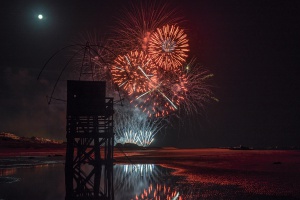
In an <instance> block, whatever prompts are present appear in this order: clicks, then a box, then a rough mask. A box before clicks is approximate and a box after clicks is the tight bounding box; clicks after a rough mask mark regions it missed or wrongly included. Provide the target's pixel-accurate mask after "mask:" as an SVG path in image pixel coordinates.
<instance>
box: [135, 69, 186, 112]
mask: <svg viewBox="0 0 300 200" xmlns="http://www.w3.org/2000/svg"><path fill="white" fill-rule="evenodd" d="M163 75H164V76H158V78H157V80H155V82H156V85H155V87H153V89H152V90H149V91H147V92H145V93H143V94H141V95H139V96H136V97H135V99H133V100H131V103H133V104H135V106H136V107H138V108H140V109H141V110H142V111H143V112H145V113H147V114H148V116H149V117H151V116H155V117H165V116H167V115H169V114H170V113H172V112H174V111H176V110H177V109H178V106H179V105H180V103H181V102H182V101H184V95H183V94H182V93H184V92H186V88H185V82H186V76H185V74H182V75H181V76H178V75H176V76H175V75H174V74H173V73H168V72H165V73H164V74H163Z"/></svg>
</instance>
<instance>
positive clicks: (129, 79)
mask: <svg viewBox="0 0 300 200" xmlns="http://www.w3.org/2000/svg"><path fill="white" fill-rule="evenodd" d="M111 72H112V78H113V81H114V82H115V83H116V84H117V85H118V86H119V87H120V88H123V89H124V90H126V91H127V93H128V94H129V95H132V94H133V93H135V94H141V93H145V92H147V91H149V90H152V88H153V87H154V84H155V79H156V78H155V77H156V69H155V68H154V67H153V64H152V62H151V59H150V58H149V57H148V56H147V54H145V53H143V52H142V51H131V52H130V53H128V54H126V55H124V56H118V57H117V58H116V59H115V61H114V65H113V66H112V69H111Z"/></svg>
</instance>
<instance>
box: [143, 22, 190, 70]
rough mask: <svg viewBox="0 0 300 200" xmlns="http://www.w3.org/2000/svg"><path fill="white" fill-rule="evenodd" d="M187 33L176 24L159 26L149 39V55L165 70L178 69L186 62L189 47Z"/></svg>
mask: <svg viewBox="0 0 300 200" xmlns="http://www.w3.org/2000/svg"><path fill="white" fill-rule="evenodd" d="M188 47H189V45H188V39H187V35H186V34H185V33H184V31H183V30H182V29H180V28H179V27H178V26H174V25H171V26H169V25H166V26H163V27H162V28H157V30H156V32H154V33H153V34H152V35H151V38H150V41H149V55H150V57H151V58H152V59H153V60H154V62H155V63H156V64H157V65H158V66H159V67H161V68H163V69H164V70H177V69H178V68H179V67H180V66H182V64H183V63H184V62H185V60H186V58H187V56H188V55H187V52H188V51H189V49H188Z"/></svg>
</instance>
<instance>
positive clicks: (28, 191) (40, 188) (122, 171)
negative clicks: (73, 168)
mask: <svg viewBox="0 0 300 200" xmlns="http://www.w3.org/2000/svg"><path fill="white" fill-rule="evenodd" d="M12 163H13V162H12ZM187 175H188V176H189V177H192V176H193V174H187ZM113 176H114V196H115V200H127V199H128V200H130V199H161V200H163V199H170V200H176V199H178V200H180V199H190V200H193V199H297V198H296V197H293V196H280V195H268V194H259V193H255V192H249V191H246V190H245V189H244V188H243V187H241V186H240V185H237V184H230V183H229V184H218V183H213V182H207V181H203V182H202V181H199V180H197V181H193V180H191V179H187V178H186V176H183V175H177V173H176V170H174V169H171V168H165V167H162V166H160V165H154V164H136V165H121V164H117V165H115V166H114V170H113ZM197 178H198V179H199V176H198V177H197ZM200 178H201V176H200ZM265 184H268V183H265ZM64 198H65V180H64V164H63V163H62V162H40V163H39V164H38V165H37V163H35V164H34V165H32V164H30V162H28V163H25V164H24V163H22V164H21V165H20V164H18V165H17V166H16V165H15V164H11V165H10V166H6V167H5V166H4V165H2V169H0V200H21V199H22V200H26V199H39V200H42V199H45V200H63V199H64Z"/></svg>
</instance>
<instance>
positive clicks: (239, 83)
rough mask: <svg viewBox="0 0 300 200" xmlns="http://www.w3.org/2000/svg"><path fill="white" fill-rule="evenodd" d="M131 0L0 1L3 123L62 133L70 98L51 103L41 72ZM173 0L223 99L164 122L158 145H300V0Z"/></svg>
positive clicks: (17, 129)
mask: <svg viewBox="0 0 300 200" xmlns="http://www.w3.org/2000/svg"><path fill="white" fill-rule="evenodd" d="M126 2H127V1H121V0H119V1H117V0H113V1H108V0H101V1H100V0H98V1H96V0H91V1H50V0H49V1H32V0H28V1H7V2H6V3H3V2H2V3H1V7H0V14H1V18H0V20H1V29H0V34H1V37H0V38H1V54H0V56H1V59H0V105H1V106H0V132H2V131H4V132H12V133H15V134H17V135H20V136H33V135H35V136H40V137H48V138H51V139H65V110H64V106H65V105H63V104H62V105H50V106H48V104H47V100H46V95H49V87H48V85H47V84H48V83H47V81H46V80H44V81H43V80H40V81H37V76H38V74H39V72H40V71H41V69H42V67H43V65H44V64H45V62H46V61H47V60H48V59H49V58H50V56H51V55H52V54H53V53H54V52H55V51H57V50H58V49H61V48H62V47H64V46H67V45H69V44H72V43H74V41H79V40H78V38H80V35H82V34H85V33H101V34H102V35H101V36H100V35H99V37H102V36H107V35H109V31H110V30H111V27H112V26H113V25H114V23H113V22H114V17H115V16H118V10H119V9H121V8H122V6H125V5H126ZM170 5H171V6H172V7H174V8H178V9H179V11H180V13H181V14H182V15H183V16H184V18H185V20H186V21H185V23H184V25H185V27H184V28H185V29H186V32H187V34H188V37H189V39H190V48H191V51H190V57H193V56H195V57H197V61H198V62H200V63H201V64H202V65H203V66H205V68H207V69H209V70H210V71H211V72H212V73H213V74H214V78H213V85H214V89H213V90H214V93H215V96H216V97H217V98H218V99H219V100H220V101H219V102H212V103H209V104H206V107H205V111H203V113H201V115H200V116H193V117H192V118H191V117H190V118H186V119H184V120H183V121H184V122H182V123H181V126H180V127H178V125H174V127H169V128H167V129H165V130H164V131H163V132H165V133H167V135H160V136H161V137H160V138H159V139H160V141H156V143H155V144H156V145H177V146H184V147H219V146H223V147H227V146H237V145H245V146H253V147H268V146H279V147H284V146H300V142H299V141H300V123H299V120H300V114H299V106H300V105H299V97H298V96H299V95H298V92H299V72H298V71H299V69H298V67H299V64H298V63H299V60H300V56H299V53H298V52H300V51H297V50H298V49H299V47H300V44H299V43H300V42H299V41H300V39H299V35H300V17H299V10H300V1H297V0H295V1H292V0H290V1H287V0H282V1H271V0H270V1H265V0H259V1H250V0H249V1H240V0H227V1H214V0H207V1H201V0H198V1H195V0H184V1H179V0H177V1H170ZM40 13H41V14H43V15H44V19H43V20H39V19H38V17H37V16H38V14H40ZM60 64H61V65H64V63H60ZM179 131H180V133H179ZM162 136H163V137H162Z"/></svg>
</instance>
